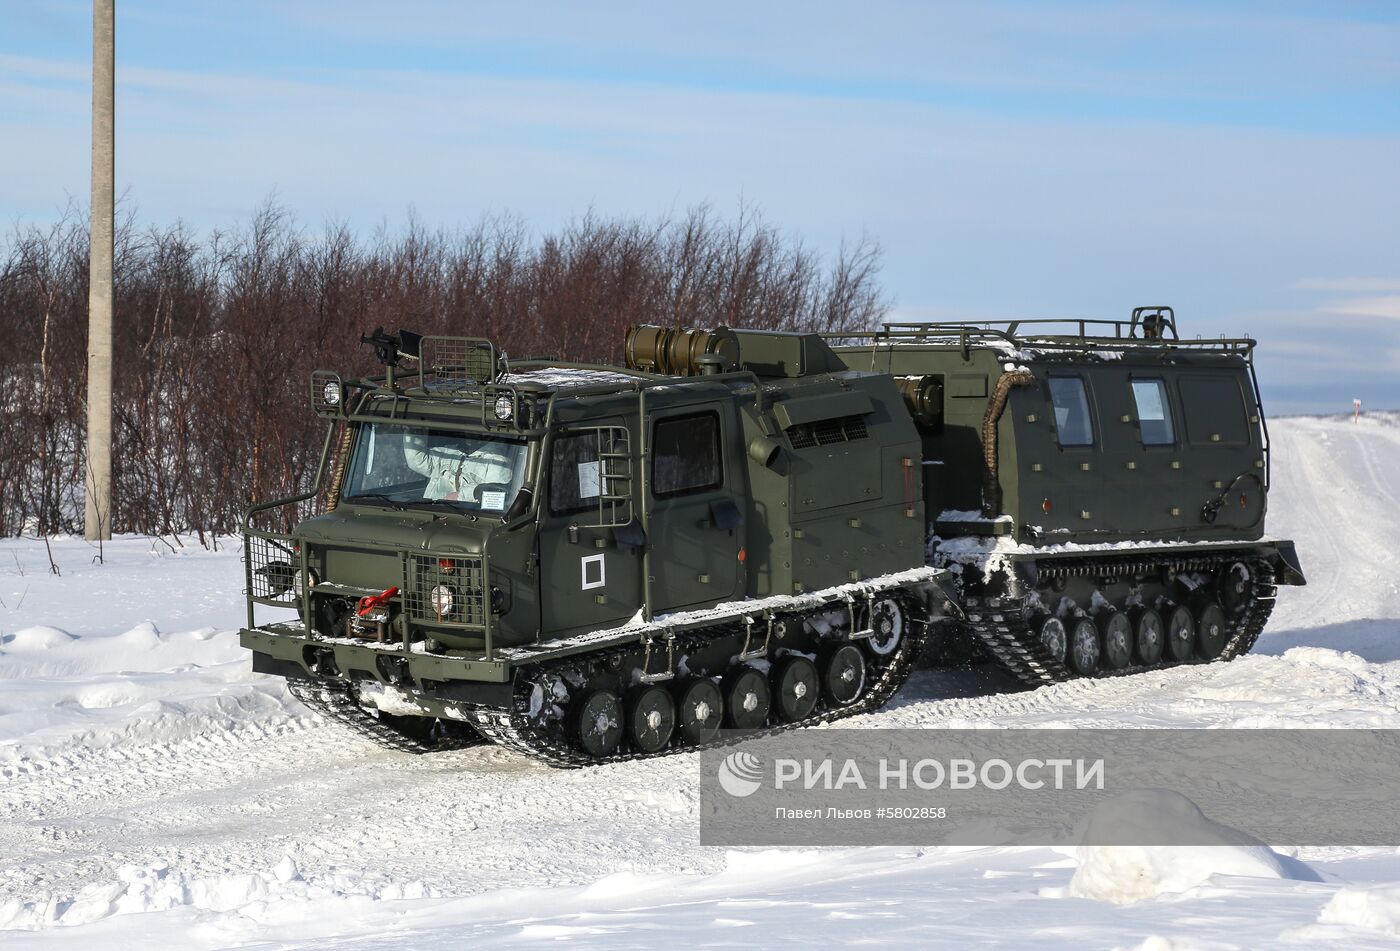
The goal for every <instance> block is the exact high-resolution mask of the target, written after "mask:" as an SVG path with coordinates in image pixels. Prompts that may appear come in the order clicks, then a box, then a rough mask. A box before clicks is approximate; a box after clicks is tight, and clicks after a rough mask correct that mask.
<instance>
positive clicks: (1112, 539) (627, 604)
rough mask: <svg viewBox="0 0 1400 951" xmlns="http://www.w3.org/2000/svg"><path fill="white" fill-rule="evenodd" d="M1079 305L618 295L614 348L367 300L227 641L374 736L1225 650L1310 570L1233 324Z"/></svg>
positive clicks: (650, 725) (785, 725) (840, 695)
mask: <svg viewBox="0 0 1400 951" xmlns="http://www.w3.org/2000/svg"><path fill="white" fill-rule="evenodd" d="M1076 323H1077V327H1076V328H1074V329H1076V330H1077V333H1071V334H1059V335H1049V334H1036V335H1030V336H1027V335H1018V331H1019V330H1020V328H1019V326H1017V325H1011V326H1008V327H1007V328H1006V329H994V328H988V327H986V326H982V327H976V328H974V327H967V326H960V325H946V324H944V325H940V324H925V325H887V326H886V327H885V328H884V329H883V330H881V331H878V332H876V333H874V334H869V335H864V334H847V335H842V336H841V337H840V338H837V339H831V340H828V339H824V338H823V337H822V336H820V335H817V334H798V333H780V332H770V331H746V330H730V329H725V328H720V329H718V330H713V331H709V330H678V329H670V328H660V327H635V328H633V329H632V330H630V331H629V332H628V334H627V338H626V341H625V353H626V357H625V361H624V365H622V366H600V365H584V364H572V363H568V362H564V361H559V360H554V359H531V360H508V359H507V358H506V357H505V356H504V355H503V354H502V353H500V352H499V351H498V350H497V348H496V347H495V346H493V345H492V344H491V342H489V341H487V340H482V339H477V338H465V337H419V336H418V335H416V334H412V333H409V332H407V331H401V332H400V333H399V334H398V335H396V336H393V335H388V334H385V333H383V332H382V331H376V333H375V334H374V335H371V336H369V337H366V338H365V341H366V342H368V343H371V344H373V345H374V347H375V349H376V352H377V354H378V356H379V358H380V361H381V363H383V364H384V368H385V369H384V373H383V375H382V376H379V377H375V378H371V379H362V380H346V379H342V378H341V377H340V376H339V375H338V374H336V373H333V372H327V371H317V372H316V373H314V374H313V375H312V378H311V394H310V395H311V404H312V408H313V409H314V411H315V412H316V413H318V414H319V415H321V416H323V417H325V418H327V419H328V420H329V422H330V425H329V427H328V432H327V435H326V441H325V445H324V448H323V451H322V460H321V465H320V467H319V469H318V475H317V482H316V485H315V486H314V487H312V488H311V489H309V490H308V491H307V492H305V493H303V494H301V495H298V496H296V497H293V498H288V499H281V500H276V501H272V502H267V503H263V504H259V505H255V506H254V507H253V508H252V509H251V510H250V511H249V513H248V516H247V519H246V520H245V526H244V528H245V560H246V570H247V589H248V626H247V628H246V629H244V630H243V632H242V642H243V644H244V646H245V647H247V648H249V649H250V650H252V651H253V664H254V669H255V670H258V671H261V672H265V673H270V674H276V675H280V676H283V677H285V678H287V680H288V683H289V686H290V688H291V689H292V691H293V693H294V694H295V695H296V696H297V697H298V698H300V699H301V700H303V701H304V702H306V703H307V704H308V705H310V706H311V707H313V708H314V709H317V710H319V711H320V712H322V713H323V714H325V715H326V716H329V717H331V718H333V719H336V720H338V721H340V722H342V723H344V724H345V725H347V726H349V727H350V728H352V729H355V730H357V731H359V732H360V733H362V734H364V735H366V736H369V737H371V738H373V739H375V740H377V741H379V742H382V743H385V744H387V745H390V746H393V747H396V748H399V749H404V750H409V751H413V752H428V751H433V750H439V749H449V748H454V747H459V746H464V745H471V744H477V743H482V742H495V743H500V744H502V745H505V746H509V747H511V748H514V749H518V750H521V751H523V752H526V753H528V754H530V755H532V756H535V757H538V758H540V759H543V760H545V761H546V762H549V763H552V764H555V765H560V766H576V765H587V764H590V763H596V762H605V761H613V760H619V759H630V758H639V757H647V756H657V755H662V754H665V753H667V752H670V751H672V750H676V749H687V748H690V749H693V748H697V747H701V746H704V745H706V744H710V743H715V742H719V737H720V732H719V731H720V730H721V729H722V728H729V729H735V730H745V731H775V730H782V729H790V728H794V727H798V726H802V725H804V724H809V723H816V722H822V721H830V720H833V719H838V718H841V717H847V716H851V715H854V714H856V713H861V712H866V711H870V710H874V709H876V708H878V707H880V706H881V705H883V704H884V703H885V702H886V701H887V700H889V699H890V697H892V696H893V695H894V693H895V692H896V691H897V690H898V689H899V687H900V686H901V685H902V684H903V683H904V682H905V680H906V679H907V678H908V676H909V674H910V673H911V671H912V670H913V669H914V667H915V665H916V663H918V662H919V661H921V660H925V659H929V658H935V659H938V658H942V659H947V658H960V659H966V658H967V657H969V656H971V655H973V654H982V655H986V656H988V657H990V658H991V659H992V660H994V661H996V662H998V663H1001V664H1002V665H1004V666H1005V667H1007V668H1008V669H1009V670H1010V671H1011V672H1012V673H1014V674H1016V675H1017V676H1019V677H1021V678H1022V679H1023V680H1025V681H1026V682H1028V683H1031V684H1040V683H1048V682H1054V681H1057V680H1061V679H1065V678H1068V677H1071V676H1104V675H1108V674H1117V673H1130V672H1133V671H1137V670H1142V669H1145V668H1150V667H1157V666H1162V665H1166V664H1173V663H1191V662H1203V661H1208V660H1213V659H1217V658H1222V659H1229V658H1230V657H1233V656H1236V655H1238V654H1240V653H1243V652H1244V651H1245V650H1247V649H1248V648H1249V646H1250V644H1251V643H1252V642H1253V639H1254V638H1255V637H1256V636H1257V635H1258V633H1259V630H1260V629H1261V628H1262V626H1263V623H1264V620H1265V618H1266V617H1267V614H1268V609H1269V607H1270V605H1271V603H1272V595H1273V591H1274V585H1276V584H1279V583H1292V584H1301V583H1302V580H1303V579H1302V575H1301V572H1300V571H1299V568H1298V564H1297V558H1296V556H1295V554H1294V552H1293V547H1292V545H1291V544H1290V543H1287V542H1281V541H1276V540H1271V539H1268V538H1266V537H1265V536H1264V534H1263V517H1264V509H1265V496H1266V492H1267V482H1268V454H1267V442H1266V435H1265V430H1264V428H1263V422H1262V413H1261V411H1260V408H1259V401H1258V394H1257V388H1256V387H1255V385H1254V379H1253V372H1252V363H1251V361H1250V354H1251V352H1252V342H1251V341H1237V340H1230V341H1227V340H1212V341H1199V340H1194V341H1183V340H1177V339H1176V331H1175V324H1174V320H1173V318H1172V315H1171V314H1170V311H1169V310H1166V309H1152V310H1151V311H1147V312H1143V313H1137V312H1135V314H1134V319H1133V320H1132V321H1131V322H1101V323H1102V324H1104V325H1107V326H1108V327H1111V329H1112V331H1113V332H1112V333H1111V334H1110V333H1107V332H1104V333H1103V334H1102V335H1094V334H1091V333H1088V331H1090V330H1094V331H1100V330H1103V329H1104V328H1103V327H1101V326H1099V325H1098V324H1096V323H1095V322H1076ZM1090 324H1095V325H1094V326H1092V327H1091V326H1089V325H1090ZM1057 329H1058V328H1057ZM1236 410H1238V412H1236ZM259 614H261V615H263V616H262V617H259V616H258V615H259Z"/></svg>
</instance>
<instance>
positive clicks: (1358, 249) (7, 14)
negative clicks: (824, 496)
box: [0, 0, 1400, 412]
mask: <svg viewBox="0 0 1400 951" xmlns="http://www.w3.org/2000/svg"><path fill="white" fill-rule="evenodd" d="M116 2H117V8H118V24H117V34H118V54H117V55H118V162H117V180H118V187H119V189H121V190H123V191H124V192H125V193H126V194H127V196H128V199H129V200H130V201H131V202H132V203H134V204H135V206H136V207H137V209H138V211H139V215H140V217H141V218H142V219H145V220H152V221H162V222H164V221H171V220H174V219H175V218H182V219H184V220H185V221H187V222H189V223H190V224H192V225H194V226H196V227H198V228H210V227H214V226H218V225H226V224H228V223H230V222H233V221H236V220H238V219H240V218H243V217H246V216H247V215H248V213H249V212H250V211H251V210H252V209H253V208H254V207H255V206H257V205H258V204H259V202H260V201H262V200H263V199H265V198H266V197H267V196H268V195H269V194H270V193H273V192H275V193H276V195H277V197H278V198H279V200H280V201H281V202H282V203H283V204H285V205H286V206H287V207H288V208H289V209H291V210H292V211H294V212H295V213H296V214H297V215H298V217H299V218H300V219H301V220H302V221H304V222H305V223H307V224H308V225H309V226H311V227H317V226H319V224H320V223H321V222H322V221H323V220H325V219H328V218H339V219H346V220H349V221H350V222H351V223H352V224H354V225H356V226H357V227H359V228H362V229H363V230H365V231H368V230H370V229H372V228H373V227H374V226H375V225H377V224H378V223H380V222H383V221H388V222H389V223H390V224H393V223H395V222H398V221H402V220H403V219H404V217H405V215H406V212H407V210H408V209H409V208H410V207H412V208H414V209H416V211H417V213H418V214H419V216H420V217H421V218H422V219H424V220H425V221H427V222H429V223H441V224H446V225H452V224H456V223H459V222H470V221H473V220H475V219H476V218H477V217H478V216H480V215H481V214H482V213H484V212H496V211H511V212H515V213H518V214H520V215H522V216H524V217H526V218H527V219H528V220H529V221H530V222H531V223H532V224H533V225H534V226H536V227H538V228H540V229H547V228H551V227H553V226H555V225H557V224H558V223H560V222H561V221H564V220H566V219H568V218H569V217H571V216H575V215H578V214H581V213H583V212H585V211H587V210H588V209H590V208H593V209H596V210H598V211H600V212H603V213H620V214H640V215H653V214H664V213H667V212H671V211H677V210H681V209H684V208H685V207H686V206H688V205H691V204H695V203H697V202H704V201H708V202H712V203H714V204H715V205H716V206H717V207H718V208H719V209H720V210H729V209H733V208H735V207H737V205H738V203H739V202H740V201H741V200H743V201H747V202H751V203H753V204H756V205H757V206H759V207H760V208H761V209H762V210H763V211H764V213H765V215H766V217H767V218H768V219H769V220H770V221H772V222H774V223H776V224H779V225H780V226H782V227H783V228H785V229H789V230H791V231H792V232H793V233H795V234H800V235H801V236H803V237H804V238H805V239H806V240H807V241H808V242H809V243H810V244H812V245H814V246H816V247H819V248H821V249H823V250H827V251H834V250H835V249H836V247H837V246H838V244H839V242H840V241H841V240H842V238H843V237H855V236H858V235H860V234H861V233H862V232H868V233H870V234H872V235H874V236H875V237H877V238H878V239H879V240H880V242H881V243H882V244H883V246H884V247H885V249H886V266H885V274H884V282H885V285H886V286H887V288H888V290H889V292H890V293H891V295H892V296H893V297H894V298H895V301H896V312H895V316H896V317H897V318H900V319H920V318H930V319H932V318H941V317H953V316H956V317H966V318H992V317H1006V316H1015V317H1021V316H1119V315H1122V316H1126V314H1127V312H1128V311H1129V310H1130V309H1131V307H1132V306H1134V305H1135V304H1157V303H1170V304H1173V305H1174V306H1175V307H1176V308H1177V312H1178V315H1179V318H1180V320H1181V321H1182V323H1183V325H1184V328H1185V329H1186V330H1188V331H1189V332H1190V333H1191V334H1196V333H1200V334H1203V335H1214V334H1218V333H1232V334H1233V333H1243V332H1248V333H1251V334H1253V335H1254V336H1256V337H1258V338H1260V339H1261V341H1262V342H1263V348H1262V351H1261V354H1260V358H1259V364H1260V373H1261V377H1262V380H1263V385H1264V388H1265V396H1266V399H1267V400H1268V401H1269V407H1270V408H1271V409H1272V410H1273V411H1274V412H1309V411H1324V410H1342V409H1349V407H1350V401H1351V398H1352V397H1353V396H1360V397H1362V398H1363V399H1365V400H1366V402H1367V404H1368V405H1372V406H1390V407H1400V3H1395V2H1373V3H1363V2H1358V3H1345V2H1333V3H1323V2H1290V0H1275V2H1227V0H1221V2H1210V3H1193V2H1181V0H1177V2H1167V3H1107V2H1055V0H1051V2H1035V3H1011V2H926V3H895V2H891V3H862V4H857V3H845V4H827V3H822V2H804V3H782V2H773V3H753V2H749V3H743V4H735V3H723V2H712V3H707V4H703V5H695V4H691V5H685V6H681V5H678V4H674V5H673V4H656V3H647V4H643V3H635V4H626V3H597V4H562V3H561V4H553V3H531V2H525V3H521V2H516V3H473V2H463V0H459V2H436V0H416V2H408V0H405V2H397V3H390V2H384V0H380V2H376V3H368V2H358V0H339V2H331V0H294V2H285V3H273V2H263V0H243V2H240V3H229V2H226V0H225V2H209V0H185V2H182V3H171V2H169V0H116ZM90 9H91V8H90V4H89V3H88V2H86V0H77V2H68V0H3V2H0V216H3V217H4V218H5V219H7V220H11V221H13V220H18V221H21V222H45V221H48V220H51V219H52V218H53V217H54V216H55V215H56V214H57V213H58V212H59V211H60V210H61V209H62V207H63V206H64V205H65V204H66V202H67V201H68V199H69V198H70V197H75V198H76V199H77V200H78V201H79V203H83V202H85V199H86V194H87V187H88V167H87V152H86V150H87V136H88V128H89V126H88V123H89V116H88V107H89V102H88V87H87V82H88V76H89V60H88V57H89V55H90V46H89V44H90V20H89V17H90Z"/></svg>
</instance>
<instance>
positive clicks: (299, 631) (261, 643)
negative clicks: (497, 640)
mask: <svg viewBox="0 0 1400 951" xmlns="http://www.w3.org/2000/svg"><path fill="white" fill-rule="evenodd" d="M239 642H240V643H241V644H242V645H243V646H244V647H246V648H247V649H248V650H250V651H252V652H253V670H254V671H255V672H258V673H266V674H274V675H276V676H279V677H286V678H288V679H296V680H314V681H338V682H350V681H374V682H378V683H381V684H385V685H387V686H392V687H396V688H398V689H399V690H400V691H407V692H410V693H415V694H418V695H420V699H422V700H423V701H425V702H427V703H429V704H431V703H433V702H442V703H453V702H457V703H472V704H480V705H482V706H493V707H506V706H509V703H510V698H511V693H512V689H513V687H512V681H513V677H514V670H513V669H512V666H511V665H510V664H509V663H508V662H506V661H503V660H486V659H485V658H484V657H462V656H457V655H440V654H427V653H418V652H417V651H405V650H403V649H402V647H401V646H400V645H388V644H385V645H377V644H376V645H371V644H358V643H355V642H352V641H349V640H347V639H342V638H323V637H311V636H308V634H307V631H306V628H305V627H304V626H302V625H301V624H300V623H296V622H287V623H281V624H269V625H267V626H265V627H258V628H244V629H243V630H241V631H239Z"/></svg>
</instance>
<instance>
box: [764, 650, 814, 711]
mask: <svg viewBox="0 0 1400 951" xmlns="http://www.w3.org/2000/svg"><path fill="white" fill-rule="evenodd" d="M820 697H821V686H820V684H819V683H818V682H817V665H816V664H814V663H812V662H811V661H810V660H808V659H807V658H805V657H803V656H801V655H800V654H793V655H791V656H789V657H786V658H784V659H783V660H782V661H781V662H779V664H778V666H777V667H775V668H774V669H773V707H774V709H775V710H776V711H777V714H778V719H779V720H781V721H783V722H784V723H796V722H797V721H798V720H805V719H806V718H807V717H809V716H811V715H812V711H813V710H815V709H816V708H817V700H818V698H820Z"/></svg>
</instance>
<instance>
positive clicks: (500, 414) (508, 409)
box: [496, 394, 515, 419]
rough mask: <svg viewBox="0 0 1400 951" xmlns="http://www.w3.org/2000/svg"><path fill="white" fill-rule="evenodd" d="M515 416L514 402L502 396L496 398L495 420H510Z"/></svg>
mask: <svg viewBox="0 0 1400 951" xmlns="http://www.w3.org/2000/svg"><path fill="white" fill-rule="evenodd" d="M514 415H515V400H513V399H511V398H510V397H509V396H506V395H505V394H502V395H500V396H498V397H496V418H497V419H510V418H511V417H512V416H514Z"/></svg>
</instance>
